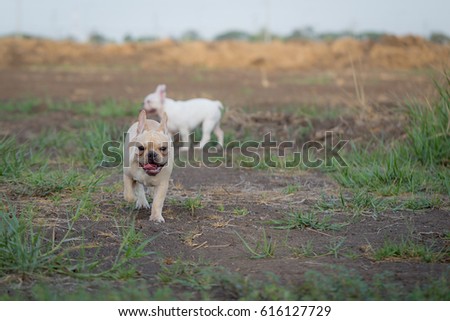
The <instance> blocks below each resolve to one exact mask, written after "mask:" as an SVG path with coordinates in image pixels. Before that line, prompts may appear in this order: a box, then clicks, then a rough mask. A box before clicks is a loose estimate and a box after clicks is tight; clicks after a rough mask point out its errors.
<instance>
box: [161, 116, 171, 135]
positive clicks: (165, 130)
mask: <svg viewBox="0 0 450 321" xmlns="http://www.w3.org/2000/svg"><path fill="white" fill-rule="evenodd" d="M158 131H159V132H162V133H164V134H165V135H167V133H168V132H169V130H168V128H167V114H166V113H165V112H164V113H163V114H162V117H161V122H160V124H159V128H158Z"/></svg>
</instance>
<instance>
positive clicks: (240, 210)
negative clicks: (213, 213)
mask: <svg viewBox="0 0 450 321" xmlns="http://www.w3.org/2000/svg"><path fill="white" fill-rule="evenodd" d="M248 213H249V211H248V209H246V208H239V207H236V208H234V209H233V214H234V215H236V216H246V215H248Z"/></svg>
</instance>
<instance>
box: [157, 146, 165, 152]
mask: <svg viewBox="0 0 450 321" xmlns="http://www.w3.org/2000/svg"><path fill="white" fill-rule="evenodd" d="M159 150H160V151H162V152H165V151H166V150H167V147H166V146H163V147H161V148H160V149H159Z"/></svg>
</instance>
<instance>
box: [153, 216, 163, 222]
mask: <svg viewBox="0 0 450 321" xmlns="http://www.w3.org/2000/svg"><path fill="white" fill-rule="evenodd" d="M150 221H152V222H156V223H164V222H165V220H164V217H162V215H159V216H156V215H150Z"/></svg>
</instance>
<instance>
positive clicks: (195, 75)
mask: <svg viewBox="0 0 450 321" xmlns="http://www.w3.org/2000/svg"><path fill="white" fill-rule="evenodd" d="M436 75H439V72H435V71H433V70H431V69H419V70H390V71H389V70H363V69H361V70H357V81H356V87H355V79H354V71H352V70H351V69H342V70H340V71H314V70H310V71H304V70H290V71H280V70H278V71H272V72H269V73H268V80H269V82H270V85H269V86H268V87H263V86H262V84H261V75H260V73H259V71H258V70H253V69H221V70H212V69H205V68H195V69H189V68H175V69H174V70H171V71H167V70H165V71H155V70H153V71H151V70H149V71H137V70H131V71H129V70H107V69H103V68H102V69H98V70H92V71H89V70H80V71H77V70H74V69H70V70H58V69H46V70H39V69H30V68H27V69H23V68H22V69H21V68H18V69H3V70H0V100H2V101H4V102H5V101H20V100H24V99H30V98H36V97H38V98H40V99H50V100H53V101H71V102H87V101H93V102H101V101H104V100H107V99H115V100H117V101H124V103H127V104H130V105H129V108H130V109H132V110H136V111H137V110H138V109H139V105H140V102H141V100H142V99H143V97H145V95H147V94H148V93H149V92H151V91H153V90H154V88H155V87H156V85H157V84H158V83H166V84H167V85H168V96H169V97H171V98H174V99H186V98H190V97H197V96H204V97H208V98H214V99H219V100H221V101H223V102H224V104H225V105H226V106H227V112H226V114H225V116H224V122H223V128H224V130H225V131H226V132H234V133H236V136H237V137H242V136H244V135H246V134H249V135H250V136H252V137H258V138H261V137H262V136H261V135H262V134H264V133H267V132H269V131H270V132H273V133H275V136H276V138H280V139H289V138H290V137H292V136H296V137H298V133H299V132H298V131H297V130H299V128H302V127H306V125H307V124H311V130H309V131H307V132H305V134H304V135H303V137H301V138H298V139H297V143H301V142H302V141H306V140H309V139H320V138H321V137H322V135H323V132H324V131H325V130H332V131H335V132H338V133H339V135H340V137H343V138H345V139H350V140H352V141H354V142H358V141H362V140H364V139H370V137H387V138H393V137H394V138H401V137H402V136H403V135H404V130H403V128H404V123H403V119H402V117H401V116H400V115H399V114H400V113H399V107H400V105H401V104H402V103H403V102H404V101H406V100H408V99H417V100H419V101H425V100H426V99H429V98H430V97H432V96H433V95H434V90H433V83H432V81H431V78H432V77H435V76H436ZM358 88H359V94H358V93H357V92H358ZM361 89H363V96H361ZM302 109H305V110H307V111H308V113H309V114H302ZM43 110H44V109H43ZM13 116H14V117H12V116H11V114H6V113H5V114H3V116H2V117H1V119H0V134H1V135H2V136H3V135H16V136H18V137H19V138H20V139H30V138H33V137H36V135H37V134H39V133H41V132H42V131H43V130H45V129H48V128H55V129H57V130H61V129H64V130H66V129H69V130H74V127H73V120H74V119H75V120H78V121H87V120H88V119H89V117H86V116H80V115H78V114H77V113H70V112H65V111H53V112H48V111H45V110H44V111H43V112H40V111H39V108H37V109H34V110H33V113H32V114H29V115H28V114H17V115H13ZM97 118H98V117H97ZM133 118H134V117H133V116H127V117H124V118H123V119H113V120H111V121H113V122H114V123H116V124H118V125H120V126H126V125H127V124H129V123H130V122H131V121H132V120H133ZM292 133H294V134H295V135H293V134H292ZM291 139H292V138H291ZM102 173H103V174H105V175H106V176H107V178H106V180H105V181H104V182H103V183H102V185H101V186H116V187H117V188H115V190H114V191H113V192H109V193H108V192H105V193H97V194H96V195H95V200H96V203H97V206H98V207H99V208H100V209H101V210H102V216H101V219H100V220H99V221H97V222H86V223H85V224H86V226H89V228H88V229H87V232H86V235H85V236H86V238H87V239H88V240H90V241H93V240H97V241H98V242H100V243H101V244H104V246H105V249H104V252H105V253H107V252H108V242H109V239H108V236H107V235H109V234H108V232H111V233H113V230H114V228H115V227H114V222H113V220H112V219H111V217H110V216H109V215H108V213H109V212H111V211H112V210H113V209H115V210H117V209H119V211H122V212H123V215H124V216H130V215H131V217H132V216H136V228H137V229H138V230H140V231H141V232H142V233H143V234H144V235H145V236H146V237H151V236H153V235H156V234H158V235H159V236H158V238H157V239H156V240H155V241H154V242H152V244H151V250H153V251H156V252H157V253H158V256H156V257H154V256H151V257H148V258H144V259H141V260H140V267H139V270H140V273H141V274H142V275H143V276H146V277H149V278H151V277H152V276H154V275H155V274H156V273H157V272H158V271H159V268H160V266H159V264H158V262H160V260H161V258H163V259H164V260H166V261H167V262H169V261H171V260H176V259H178V258H182V259H186V260H187V259H189V260H194V261H195V260H200V259H201V260H205V261H207V262H210V264H212V265H218V266H223V267H225V268H226V269H227V270H229V271H231V272H237V273H240V274H242V275H248V276H251V277H255V278H260V277H263V275H264V274H265V273H266V272H273V273H274V274H276V275H278V276H279V277H280V278H281V279H282V281H283V282H286V283H287V284H299V283H301V282H302V278H303V277H304V272H306V271H308V270H315V271H321V272H326V271H327V270H328V269H329V267H330V266H331V265H337V266H341V267H344V268H346V269H349V270H355V271H357V272H358V273H359V274H360V275H362V276H363V277H364V278H365V279H367V280H370V279H371V277H372V276H373V275H375V274H381V273H384V272H389V273H391V274H392V275H393V278H394V280H395V281H398V282H400V283H401V284H403V285H405V286H406V287H407V288H413V287H414V286H416V284H418V283H420V282H423V280H428V279H437V278H439V277H441V276H442V275H445V274H446V273H448V269H449V265H448V262H449V261H448V257H447V258H446V259H445V260H444V261H442V262H435V263H425V262H422V261H420V260H416V259H398V260H397V259H388V260H381V261H376V260H374V259H373V257H371V255H370V248H377V247H379V246H382V245H383V243H384V242H385V241H386V240H387V239H392V240H401V239H402V237H403V236H406V235H412V236H413V237H414V238H415V239H416V240H417V241H418V242H423V243H426V244H433V246H435V247H436V248H445V247H446V246H447V247H448V239H447V240H446V239H445V233H448V231H450V220H449V214H450V212H449V210H448V203H445V202H448V197H447V196H444V195H437V197H442V198H443V199H444V205H443V207H442V208H437V209H436V208H432V209H427V210H421V211H394V210H387V211H383V212H380V213H365V212H363V213H362V214H361V215H359V216H358V217H357V218H355V217H354V216H353V215H352V213H347V212H346V211H339V212H333V213H332V220H333V222H336V223H345V224H346V225H345V226H343V228H341V229H340V230H338V231H318V230H314V229H310V228H306V229H303V230H277V229H274V228H273V226H271V225H270V224H267V222H268V221H270V220H277V219H278V220H279V219H283V218H284V217H285V216H286V214H287V213H290V212H298V211H308V210H311V209H313V208H315V206H316V204H317V202H318V201H320V200H321V199H323V197H324V196H325V197H338V196H339V191H340V190H342V188H341V187H340V186H339V185H338V183H336V182H335V181H334V180H333V178H332V177H331V176H330V175H327V173H325V172H322V171H319V170H309V171H292V170H283V169H266V170H263V169H261V170H258V169H246V168H225V167H224V166H222V167H219V168H206V167H204V166H203V167H200V168H176V169H175V170H174V173H173V175H172V179H173V183H172V184H171V188H170V190H169V193H168V196H167V199H166V204H165V207H164V211H163V215H164V217H165V219H166V223H164V224H154V223H151V222H149V221H148V217H149V211H147V210H139V211H134V210H131V209H130V207H129V206H126V205H124V203H123V201H122V191H121V174H120V170H116V169H103V170H102ZM288 186H296V189H295V190H294V191H293V192H292V193H286V192H285V189H286V187H288ZM5 189H7V187H5V186H3V187H2V192H3V193H5ZM6 193H7V195H9V196H10V197H11V198H12V199H13V201H14V202H15V203H16V204H18V206H19V207H21V206H25V204H29V203H33V202H35V204H39V203H40V202H42V201H43V200H42V199H40V198H38V197H16V196H14V194H11V193H9V192H8V191H7V190H6ZM199 195H200V196H201V207H200V208H197V209H195V211H194V213H191V211H189V210H187V209H186V208H185V207H184V206H183V205H182V204H183V201H184V200H185V199H187V198H195V197H196V196H199ZM445 204H447V205H445ZM239 213H244V214H242V215H240V214H239ZM326 214H328V213H327V212H326V211H323V212H322V213H321V215H326ZM63 215H64V213H63V212H62V211H61V212H59V211H58V209H57V208H53V209H52V210H51V211H49V212H47V213H40V214H39V217H41V218H42V219H44V220H45V219H46V218H52V219H54V218H55V217H62V216H63ZM263 230H265V232H266V233H267V236H268V238H269V239H271V240H272V241H274V242H275V244H276V247H275V253H274V257H272V258H265V259H256V260H255V259H251V258H250V255H249V253H248V252H247V251H246V250H245V248H244V246H243V242H242V240H241V239H240V238H239V236H238V235H237V233H238V234H239V235H241V236H242V237H244V239H246V240H247V241H248V242H249V244H252V245H254V244H256V242H257V241H258V240H259V239H261V237H262V235H263V234H262V233H263ZM99 231H101V233H100V232H99ZM236 232H237V233H236ZM339 241H342V242H343V243H342V244H343V245H342V247H341V248H340V252H339V253H338V254H336V255H331V254H329V255H320V253H326V252H327V251H328V246H329V244H332V243H333V242H339ZM308 242H311V244H313V246H314V252H315V253H316V254H318V255H316V256H314V255H313V256H311V257H304V256H301V255H297V254H296V251H295V249H300V248H302V245H303V246H304V245H305V244H308ZM101 253H102V252H101ZM105 255H106V254H105Z"/></svg>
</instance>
